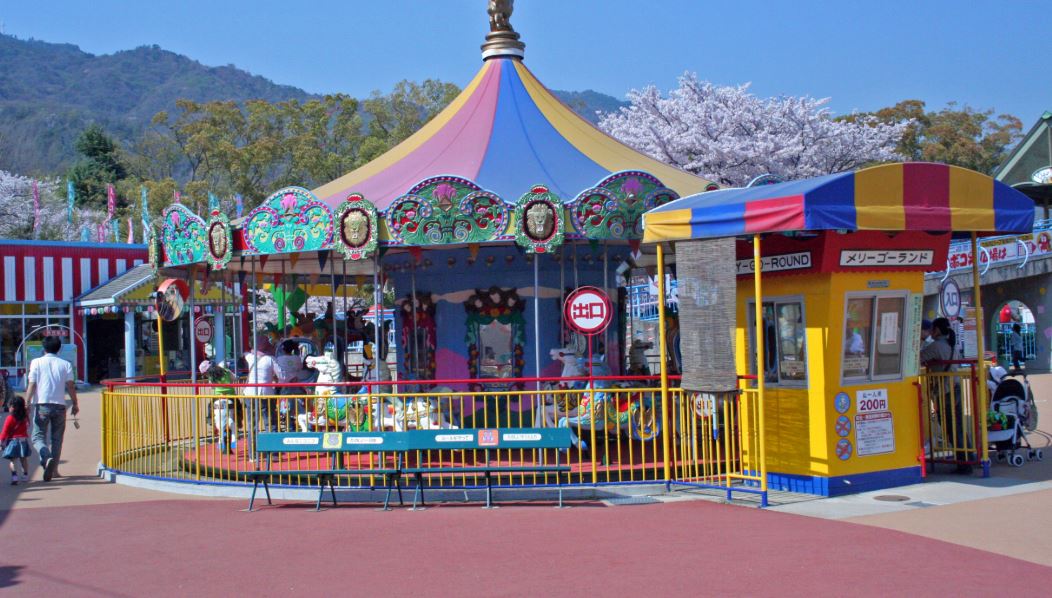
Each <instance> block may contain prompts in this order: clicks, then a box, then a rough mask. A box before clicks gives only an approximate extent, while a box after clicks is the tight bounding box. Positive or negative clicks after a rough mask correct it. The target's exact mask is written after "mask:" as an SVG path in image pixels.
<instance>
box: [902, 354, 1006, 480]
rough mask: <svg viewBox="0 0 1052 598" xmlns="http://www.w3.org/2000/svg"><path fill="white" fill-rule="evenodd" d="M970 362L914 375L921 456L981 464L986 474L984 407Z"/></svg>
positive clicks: (987, 453) (928, 458)
mask: <svg viewBox="0 0 1052 598" xmlns="http://www.w3.org/2000/svg"><path fill="white" fill-rule="evenodd" d="M974 366H975V364H974V363H971V364H964V365H963V366H962V367H960V369H957V370H954V371H949V372H927V373H924V374H921V376H920V377H919V378H918V381H917V384H918V389H919V394H920V405H921V406H920V410H921V416H922V417H921V419H922V424H921V425H922V434H921V435H922V443H923V453H924V454H923V458H924V460H925V461H926V462H927V463H930V464H937V463H947V464H952V465H957V466H961V467H963V466H973V465H974V466H982V467H983V473H984V474H988V473H989V470H988V467H989V462H990V461H989V450H988V446H987V442H986V433H987V425H986V418H987V414H986V412H987V408H986V405H985V404H983V403H984V398H985V397H984V396H982V395H981V394H980V393H979V392H977V390H978V386H977V376H976V374H975V370H974Z"/></svg>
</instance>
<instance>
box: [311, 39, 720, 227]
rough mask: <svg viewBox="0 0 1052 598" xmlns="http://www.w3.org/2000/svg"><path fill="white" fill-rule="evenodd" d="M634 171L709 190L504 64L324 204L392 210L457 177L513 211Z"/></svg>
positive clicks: (335, 184) (335, 186) (488, 67)
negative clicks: (435, 181)
mask: <svg viewBox="0 0 1052 598" xmlns="http://www.w3.org/2000/svg"><path fill="white" fill-rule="evenodd" d="M624 170H642V171H645V172H647V173H649V174H651V175H653V176H655V177H657V178H658V179H660V181H661V182H662V183H664V185H665V186H666V187H669V188H671V189H672V190H674V191H675V192H676V193H678V194H679V195H689V194H691V193H697V192H699V191H702V190H703V189H705V187H706V185H708V184H709V181H707V180H705V179H702V178H699V177H696V176H694V175H691V174H688V173H686V172H683V171H681V170H679V169H676V168H673V167H671V166H668V165H665V164H662V163H661V162H658V161H657V160H654V159H653V158H650V157H649V156H646V155H644V154H641V153H639V152H637V151H636V150H634V149H632V148H630V147H628V146H626V145H623V144H622V143H620V142H619V141H617V140H615V139H614V138H612V137H609V136H608V135H606V134H605V133H603V132H602V131H600V130H598V129H596V128H595V127H594V126H593V125H592V124H591V123H589V122H588V121H586V120H584V119H583V118H581V117H580V116H578V115H577V114H576V113H575V112H574V111H573V110H571V109H570V108H568V107H567V106H566V105H565V104H563V103H562V102H560V101H559V100H558V99H557V98H556V97H555V96H554V95H552V93H551V92H550V91H548V89H547V88H545V87H544V85H542V84H541V83H540V81H538V80H537V78H536V77H534V76H533V73H531V72H530V70H529V69H527V68H526V67H525V66H524V65H523V64H522V62H520V60H519V59H518V58H517V57H513V56H498V57H494V58H491V59H489V60H486V61H485V62H484V63H483V65H482V69H481V70H479V72H478V74H477V75H475V78H474V79H473V80H472V81H471V83H469V84H468V85H467V87H465V88H464V91H463V92H461V94H460V95H459V96H457V97H456V99H454V100H453V102H452V103H450V105H449V106H447V107H446V109H445V110H443V111H442V112H441V113H439V114H438V116H436V117H435V118H434V119H432V120H431V122H429V123H428V124H427V125H425V126H424V127H423V128H421V129H420V130H419V131H417V132H416V133H415V134H414V135H412V136H410V137H409V138H408V139H406V140H405V141H403V142H402V143H401V144H399V145H398V146H396V147H394V148H392V149H391V150H390V151H388V152H387V153H385V154H383V155H382V156H380V157H378V158H377V159H375V160H373V161H372V162H369V163H368V164H366V165H364V166H362V167H360V168H358V169H356V170H354V171H352V172H350V173H349V174H346V175H344V176H342V177H340V178H338V179H336V180H334V181H332V182H331V183H328V184H326V185H323V186H321V187H319V188H317V189H315V190H314V194H315V195H317V196H318V197H319V198H321V199H322V200H323V201H325V202H326V203H328V204H329V205H331V206H335V205H337V204H339V203H340V202H342V201H343V200H344V199H345V198H346V197H347V196H348V195H349V194H351V193H361V194H362V195H364V196H365V197H367V198H368V199H369V200H371V201H372V202H373V203H374V204H376V207H377V208H379V209H381V210H383V209H385V208H387V207H388V206H389V205H391V203H392V202H393V201H394V200H395V199H396V198H398V197H399V196H401V195H403V194H405V193H407V192H408V191H409V190H410V189H411V188H413V186H414V185H415V184H416V183H418V182H420V181H421V180H424V179H427V178H429V177H435V176H439V175H453V176H457V177H462V178H465V179H469V180H471V181H474V182H475V183H476V184H478V186H479V187H481V188H483V189H486V190H488V191H492V192H494V193H496V194H497V195H499V196H500V197H501V198H502V199H503V200H504V201H506V202H509V203H510V202H514V201H515V200H517V199H518V198H519V197H520V196H521V195H522V194H523V193H526V192H527V191H529V190H530V188H531V187H532V186H534V185H537V184H543V185H546V186H547V187H548V188H549V189H551V190H552V191H553V192H554V193H555V194H556V195H558V196H559V197H560V198H562V199H563V201H570V200H572V199H574V198H575V197H577V195H578V194H579V193H581V192H582V191H584V190H586V189H588V188H590V187H593V186H594V185H596V184H597V183H598V182H599V181H601V180H603V179H604V178H606V177H608V176H609V175H611V174H613V173H616V172H619V171H624Z"/></svg>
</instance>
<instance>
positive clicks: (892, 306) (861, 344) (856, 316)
mask: <svg viewBox="0 0 1052 598" xmlns="http://www.w3.org/2000/svg"><path fill="white" fill-rule="evenodd" d="M905 316H906V297H905V296H903V295H890V296H889V295H871V296H864V297H857V296H856V297H848V298H847V302H846V310H845V314H844V355H843V363H842V368H841V373H842V376H843V379H844V380H877V379H887V378H896V377H899V376H901V375H902V351H903V348H904V347H905V346H906V345H907V343H906V342H905V340H904V338H903V334H904V328H905V325H906V322H905V319H906V318H905Z"/></svg>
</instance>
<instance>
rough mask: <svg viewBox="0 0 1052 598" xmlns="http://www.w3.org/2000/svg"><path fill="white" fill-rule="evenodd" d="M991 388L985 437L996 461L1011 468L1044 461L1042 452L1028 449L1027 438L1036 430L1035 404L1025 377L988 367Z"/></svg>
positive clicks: (1031, 448) (999, 368)
mask: <svg viewBox="0 0 1052 598" xmlns="http://www.w3.org/2000/svg"><path fill="white" fill-rule="evenodd" d="M990 383H991V384H990V385H991V386H994V385H996V386H995V387H994V388H993V394H992V396H991V398H990V411H989V413H988V414H987V428H986V436H987V440H988V441H989V443H990V448H991V449H992V450H994V451H996V455H997V460H998V461H1000V462H1007V463H1008V464H1009V465H1011V466H1013V467H1021V466H1022V465H1023V463H1025V462H1027V461H1040V460H1042V459H1043V458H1044V452H1043V451H1042V450H1041V449H1035V448H1033V447H1032V446H1030V442H1029V441H1028V440H1027V438H1026V435H1027V433H1028V432H1033V431H1034V430H1036V429H1037V405H1035V404H1034V395H1033V393H1031V392H1030V383H1029V381H1028V380H1027V379H1026V374H1009V373H1007V372H1006V371H1005V369H1004V368H1001V367H994V368H990Z"/></svg>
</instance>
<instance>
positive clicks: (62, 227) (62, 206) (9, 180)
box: [0, 170, 106, 241]
mask: <svg viewBox="0 0 1052 598" xmlns="http://www.w3.org/2000/svg"><path fill="white" fill-rule="evenodd" d="M33 182H34V179H33V178H31V177H27V176H22V175H18V174H13V173H10V172H7V171H4V170H0V238H2V239H46V240H61V241H79V240H80V239H81V234H82V233H81V230H82V229H83V228H84V227H87V229H88V230H89V231H90V236H89V240H91V241H95V240H96V238H97V237H96V231H97V230H98V225H99V224H100V223H101V222H102V221H104V220H105V218H106V215H105V214H104V213H102V212H99V211H95V210H88V209H85V208H83V207H77V208H76V209H75V210H74V213H73V222H72V223H70V222H69V214H68V213H67V211H66V207H67V203H66V197H65V193H64V189H63V190H62V191H63V192H62V193H60V189H59V181H58V179H47V180H37V181H36V184H37V192H38V193H39V194H40V217H39V219H37V218H36V216H35V213H34V209H33ZM34 224H35V228H34Z"/></svg>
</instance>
